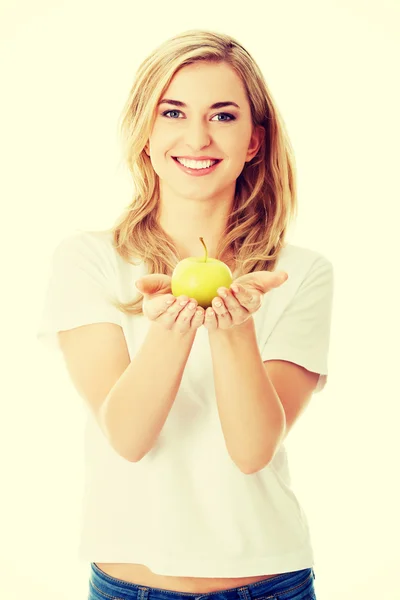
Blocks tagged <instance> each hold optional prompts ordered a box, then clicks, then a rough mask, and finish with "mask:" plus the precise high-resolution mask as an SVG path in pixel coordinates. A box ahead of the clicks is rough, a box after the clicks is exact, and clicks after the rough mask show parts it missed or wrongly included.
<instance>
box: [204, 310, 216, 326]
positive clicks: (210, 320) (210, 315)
mask: <svg viewBox="0 0 400 600" xmlns="http://www.w3.org/2000/svg"><path fill="white" fill-rule="evenodd" d="M204 327H205V328H206V329H208V330H209V331H213V330H214V329H217V328H218V321H217V317H216V316H215V312H214V311H213V309H212V307H208V308H207V309H206V311H205V315H204Z"/></svg>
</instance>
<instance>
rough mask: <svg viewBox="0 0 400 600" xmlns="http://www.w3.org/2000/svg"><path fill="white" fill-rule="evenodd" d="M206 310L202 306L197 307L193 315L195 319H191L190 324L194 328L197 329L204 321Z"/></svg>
mask: <svg viewBox="0 0 400 600" xmlns="http://www.w3.org/2000/svg"><path fill="white" fill-rule="evenodd" d="M204 317H205V312H204V309H203V308H202V307H201V306H198V307H197V310H196V312H195V313H194V315H193V319H192V320H191V323H190V326H191V327H192V329H197V328H198V327H200V326H201V325H203V323H204Z"/></svg>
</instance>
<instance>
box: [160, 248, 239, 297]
mask: <svg viewBox="0 0 400 600" xmlns="http://www.w3.org/2000/svg"><path fill="white" fill-rule="evenodd" d="M199 239H200V241H201V243H202V244H203V246H204V249H205V254H204V256H189V257H188V258H184V259H183V260H181V261H180V262H179V263H178V264H177V265H176V267H175V269H174V271H173V273H172V277H171V290H172V294H173V295H174V296H181V295H183V294H184V295H185V296H188V297H189V298H194V299H195V300H197V302H198V303H199V306H202V307H203V308H208V307H209V306H211V301H212V299H213V298H215V297H216V296H218V293H217V290H218V288H220V287H226V288H229V287H230V285H231V283H232V281H233V277H232V273H231V270H230V268H229V267H228V265H226V264H225V263H224V262H222V260H218V259H216V258H208V251H207V246H206V245H205V243H204V240H203V238H199Z"/></svg>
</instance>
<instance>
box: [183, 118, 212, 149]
mask: <svg viewBox="0 0 400 600" xmlns="http://www.w3.org/2000/svg"><path fill="white" fill-rule="evenodd" d="M210 141H211V136H210V133H209V131H208V129H207V126H206V125H204V123H203V122H202V121H200V120H198V121H196V120H193V121H192V122H191V123H188V126H187V127H186V129H185V142H186V145H187V146H188V147H190V148H191V149H192V150H193V151H194V152H198V151H199V150H201V149H202V148H205V147H207V146H209V145H210Z"/></svg>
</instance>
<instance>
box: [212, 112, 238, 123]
mask: <svg viewBox="0 0 400 600" xmlns="http://www.w3.org/2000/svg"><path fill="white" fill-rule="evenodd" d="M221 115H224V116H225V117H229V121H235V120H236V117H234V116H233V115H231V114H230V113H218V114H217V115H215V116H216V117H220V116H221ZM218 120H219V119H218ZM224 121H225V119H224ZM224 121H221V123H223V122H224ZM229 121H226V122H227V123H228V122H229Z"/></svg>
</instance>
